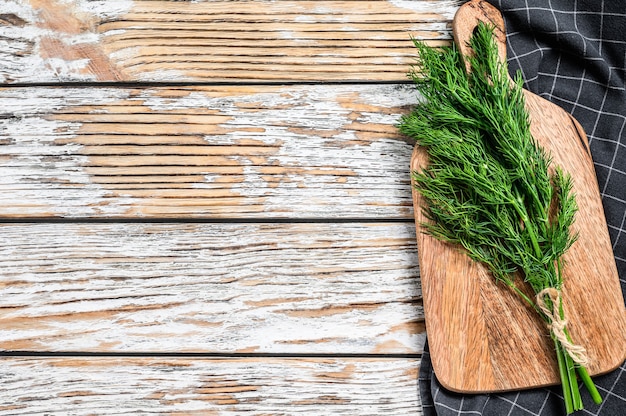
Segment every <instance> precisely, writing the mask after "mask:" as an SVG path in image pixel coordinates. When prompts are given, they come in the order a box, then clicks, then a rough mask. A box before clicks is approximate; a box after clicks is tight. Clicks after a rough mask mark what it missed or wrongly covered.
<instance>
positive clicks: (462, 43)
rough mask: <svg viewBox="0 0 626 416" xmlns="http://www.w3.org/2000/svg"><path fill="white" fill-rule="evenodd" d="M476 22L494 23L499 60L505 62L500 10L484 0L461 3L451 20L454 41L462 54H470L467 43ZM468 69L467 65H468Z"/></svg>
mask: <svg viewBox="0 0 626 416" xmlns="http://www.w3.org/2000/svg"><path fill="white" fill-rule="evenodd" d="M478 22H484V23H487V24H491V25H494V26H495V27H496V28H495V30H494V35H495V37H496V43H497V45H498V55H499V57H500V61H501V62H506V31H505V26H504V19H503V18H502V14H500V11H499V10H498V9H496V8H495V7H494V6H492V5H491V4H489V3H488V2H487V1H485V0H471V1H469V2H467V3H465V4H463V5H462V6H461V7H460V8H459V10H458V11H457V12H456V14H455V16H454V20H453V21H452V33H453V36H454V42H455V43H456V45H457V47H458V48H459V50H460V51H461V53H462V54H463V55H471V54H472V50H471V48H470V47H469V45H468V43H469V40H470V38H471V36H472V35H473V34H474V33H475V31H476V28H477V27H478ZM468 70H469V66H468Z"/></svg>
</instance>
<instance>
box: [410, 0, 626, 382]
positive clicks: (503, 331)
mask: <svg viewBox="0 0 626 416" xmlns="http://www.w3.org/2000/svg"><path fill="white" fill-rule="evenodd" d="M461 10H463V11H465V12H467V13H468V14H467V15H466V14H463V16H464V17H468V16H469V18H467V19H465V18H464V19H461V20H460V21H458V22H457V20H456V18H455V23H454V28H455V30H456V31H457V34H459V36H456V35H455V38H459V39H467V38H469V34H471V33H472V31H473V29H474V27H475V25H476V18H477V16H476V14H477V13H478V14H479V15H480V16H483V15H484V13H486V11H491V13H490V14H488V17H485V18H484V19H485V20H488V21H489V22H492V23H494V24H496V25H497V26H498V27H499V29H500V30H501V33H502V36H501V37H500V39H499V41H500V42H504V39H505V36H504V32H503V30H504V23H503V21H502V18H501V17H500V16H499V13H498V12H497V10H495V8H493V6H491V5H489V3H487V2H486V1H475V2H472V3H467V4H466V5H464V6H463V7H462V9H461ZM457 23H458V24H457ZM500 46H501V47H500V51H501V54H504V51H505V50H506V49H505V48H504V45H500ZM524 92H525V98H526V108H527V110H528V113H529V116H530V121H531V127H530V129H531V133H532V135H533V137H534V138H535V140H537V142H538V143H539V145H540V146H542V147H543V148H544V149H546V150H547V151H548V153H549V154H551V156H552V158H553V163H554V165H558V166H560V167H562V168H563V170H564V171H565V172H569V173H571V175H572V179H573V190H574V193H575V194H576V201H577V204H578V208H579V210H578V212H577V213H576V220H575V223H574V225H573V227H572V232H573V233H578V234H579V238H578V241H576V242H575V243H574V244H573V246H572V247H571V248H570V249H569V250H568V251H567V253H566V254H565V255H564V256H563V261H564V267H563V287H562V293H563V305H564V310H565V315H566V318H567V320H568V331H569V333H570V334H571V337H572V339H573V341H574V343H576V344H579V345H582V346H583V347H585V348H586V350H587V355H588V357H589V359H590V365H589V366H588V367H587V368H588V370H589V372H590V374H592V375H596V374H602V373H606V372H609V371H611V370H613V369H615V368H617V367H618V366H619V365H621V364H622V363H623V361H624V359H625V358H626V308H625V307H624V299H623V296H622V291H621V288H620V281H619V278H618V275H617V269H616V266H615V260H614V257H613V252H612V247H611V243H610V239H609V234H608V229H607V225H606V221H605V218H604V214H603V210H602V203H601V198H600V192H599V190H598V185H597V180H596V177H595V170H594V166H593V162H592V160H591V155H590V152H589V147H588V144H587V138H586V136H585V134H584V132H583V131H582V128H581V127H580V125H579V124H578V123H577V122H576V121H575V120H574V119H573V118H572V117H571V116H570V115H569V114H567V113H566V112H565V111H564V110H562V109H561V108H559V107H557V106H556V105H554V104H552V103H550V102H548V101H546V100H544V99H542V98H540V97H538V96H536V95H534V94H532V93H529V92H527V91H524ZM426 164H427V156H426V154H425V151H424V149H421V148H419V147H416V150H415V153H414V156H413V158H412V168H413V170H417V171H419V170H421V168H422V167H423V166H425V165H426ZM414 197H415V212H416V221H417V223H418V224H421V223H422V222H423V221H424V220H425V217H424V215H423V211H422V209H420V207H421V206H422V200H421V197H420V195H419V193H417V192H416V193H415V194H414ZM417 236H418V237H417V238H418V247H419V263H420V267H421V271H422V273H421V280H422V285H423V291H424V309H425V314H426V325H427V326H428V330H429V333H428V334H429V346H430V351H431V357H432V362H433V368H434V370H435V372H436V374H437V378H438V380H439V381H440V382H441V383H442V385H444V386H446V387H447V388H449V389H451V390H454V391H460V392H485V391H486V392H489V391H503V390H513V389H523V388H531V387H539V386H545V385H550V384H558V383H560V379H559V372H558V367H557V362H556V354H555V352H554V343H553V341H552V339H551V338H550V337H549V336H548V335H549V332H548V329H547V328H546V325H545V323H544V322H543V321H542V320H541V318H540V317H539V315H538V314H537V313H536V312H535V311H534V310H533V309H532V308H531V307H529V306H527V304H526V303H525V302H524V301H523V300H521V298H520V297H518V296H517V295H516V294H515V293H514V292H513V291H511V290H509V289H508V288H507V287H506V286H505V285H496V284H495V282H494V279H493V277H492V276H491V275H490V274H489V273H488V271H487V270H486V268H484V267H483V266H481V265H478V264H476V263H475V262H473V261H471V260H470V259H469V258H468V257H467V256H466V255H465V253H463V252H462V251H461V250H460V249H459V248H458V247H452V246H450V245H447V244H444V243H441V242H439V241H437V240H435V239H434V238H432V237H430V236H428V235H426V234H424V233H422V232H421V227H420V226H419V225H418V234H417ZM520 280H521V279H520ZM518 285H519V286H520V287H523V288H525V291H526V294H527V295H528V296H529V297H531V299H534V294H533V292H532V289H530V288H528V287H525V286H524V283H523V282H522V281H519V282H518ZM520 369H523V371H520Z"/></svg>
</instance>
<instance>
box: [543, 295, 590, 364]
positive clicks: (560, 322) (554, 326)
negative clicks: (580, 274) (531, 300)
mask: <svg viewBox="0 0 626 416" xmlns="http://www.w3.org/2000/svg"><path fill="white" fill-rule="evenodd" d="M546 296H548V297H549V299H550V301H551V302H552V309H550V308H549V307H548V305H547V303H546V301H545V297H546ZM536 300H537V306H538V307H539V309H541V312H543V313H544V314H545V315H546V316H547V317H548V318H550V324H548V327H549V328H550V330H551V331H552V333H553V334H554V336H555V337H556V339H557V340H559V342H560V343H561V345H562V346H563V348H564V349H565V351H567V353H568V354H569V356H570V357H572V360H574V362H575V363H577V364H579V365H581V366H583V367H585V366H587V365H588V364H589V358H588V357H587V351H586V350H585V348H584V347H583V346H581V345H576V344H574V343H572V342H571V341H570V340H569V338H568V336H567V334H566V333H565V326H566V325H567V319H562V318H561V314H560V312H559V310H560V305H561V292H559V291H558V290H556V289H555V288H553V287H549V288H546V289H544V290H542V291H541V292H539V293H537V298H536Z"/></svg>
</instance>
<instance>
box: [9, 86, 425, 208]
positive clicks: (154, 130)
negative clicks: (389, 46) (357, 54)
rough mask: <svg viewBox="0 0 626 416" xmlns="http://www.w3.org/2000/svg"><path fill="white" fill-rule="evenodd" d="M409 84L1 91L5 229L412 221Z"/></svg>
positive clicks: (412, 99)
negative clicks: (405, 133)
mask: <svg viewBox="0 0 626 416" xmlns="http://www.w3.org/2000/svg"><path fill="white" fill-rule="evenodd" d="M415 100H416V97H415V94H414V92H413V91H412V89H411V88H409V87H408V86H403V85H393V84H392V85H342V86H340V85H326V86H320V85H315V86H314V85H308V86H293V85H291V86H280V87H271V86H257V87H248V86H242V87H232V86H230V87H229V86H223V87H179V88H174V87H173V88H168V87H163V88H122V87H119V88H99V87H95V88H60V87H59V88H52V87H41V88H24V87H23V88H4V89H0V103H1V104H2V107H1V108H2V110H1V112H2V114H0V216H3V217H13V216H17V217H99V218H104V217H110V218H113V217H146V218H149V217H185V218H189V217H205V218H215V217H230V218H276V217H290V218H308V217H342V218H351V217H360V218H390V217H400V218H407V219H410V218H412V215H413V213H412V202H411V192H410V184H409V177H408V166H409V161H410V155H411V151H412V144H410V143H408V142H407V140H406V139H405V138H403V137H401V136H400V135H399V133H398V131H397V129H396V127H395V124H396V123H397V121H398V118H399V116H400V114H402V113H404V112H406V111H407V108H408V107H410V106H411V105H412V104H413V103H414V102H415Z"/></svg>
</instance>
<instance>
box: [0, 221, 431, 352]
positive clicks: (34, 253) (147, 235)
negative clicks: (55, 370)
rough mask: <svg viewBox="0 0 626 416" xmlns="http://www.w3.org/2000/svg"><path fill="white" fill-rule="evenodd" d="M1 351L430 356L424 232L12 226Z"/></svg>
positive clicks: (0, 250)
mask: <svg viewBox="0 0 626 416" xmlns="http://www.w3.org/2000/svg"><path fill="white" fill-rule="evenodd" d="M0 269H1V270H2V275H1V277H0V349H2V350H5V351H6V350H28V351H92V352H108V351H116V352H129V351H134V352H220V353H229V352H262V353H268V352H269V353H377V354H382V353H417V352H420V351H421V349H422V346H423V337H424V325H423V316H422V309H421V291H420V287H419V281H418V279H417V276H418V267H417V254H416V252H415V233H414V227H413V225H412V224H411V223H409V222H407V223H400V224H393V223H376V224H327V223H321V224H184V223H182V224H180V223H170V224H167V223H163V224H156V223H155V224H150V223H147V224H144V223H140V224H119V223H113V224H4V225H1V226H0Z"/></svg>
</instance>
